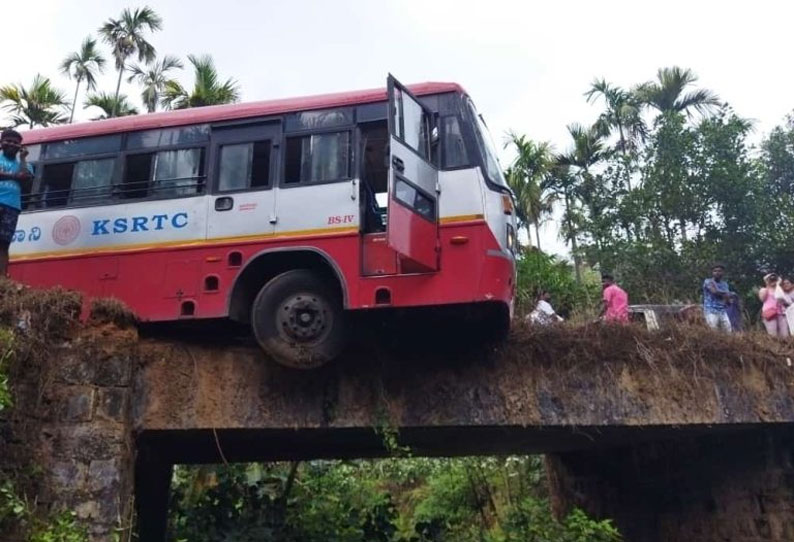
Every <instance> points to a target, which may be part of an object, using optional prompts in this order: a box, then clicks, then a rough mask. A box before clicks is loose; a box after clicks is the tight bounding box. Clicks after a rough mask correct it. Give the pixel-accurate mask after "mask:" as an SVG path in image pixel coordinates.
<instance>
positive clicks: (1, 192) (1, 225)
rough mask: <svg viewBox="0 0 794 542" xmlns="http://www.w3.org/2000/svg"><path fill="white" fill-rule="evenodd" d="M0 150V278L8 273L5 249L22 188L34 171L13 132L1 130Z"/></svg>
mask: <svg viewBox="0 0 794 542" xmlns="http://www.w3.org/2000/svg"><path fill="white" fill-rule="evenodd" d="M0 150H1V151H2V153H0V277H5V276H6V275H7V273H8V247H9V246H10V245H11V239H12V238H13V237H14V232H15V231H16V229H17V219H18V218H19V211H20V210H21V209H22V187H21V184H22V183H29V182H30V181H31V180H32V179H33V168H31V167H30V165H29V164H28V163H27V162H26V158H27V156H28V151H27V149H25V147H23V146H22V135H21V134H20V133H19V132H17V131H16V130H11V129H8V130H3V132H2V134H0ZM17 155H19V158H17Z"/></svg>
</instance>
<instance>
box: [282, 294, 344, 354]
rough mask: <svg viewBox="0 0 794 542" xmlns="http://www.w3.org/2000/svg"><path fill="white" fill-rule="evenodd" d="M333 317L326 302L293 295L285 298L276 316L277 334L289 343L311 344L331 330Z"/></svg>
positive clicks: (317, 298) (304, 295)
mask: <svg viewBox="0 0 794 542" xmlns="http://www.w3.org/2000/svg"><path fill="white" fill-rule="evenodd" d="M332 323H333V315H332V313H331V308H330V306H329V304H328V302H326V301H325V299H323V298H322V297H320V296H317V295H314V294H307V293H301V294H295V295H292V296H290V297H288V298H286V299H285V300H284V301H283V302H282V303H281V305H280V308H279V311H278V314H277V316H276V324H277V329H278V332H279V334H281V335H282V337H284V338H285V339H287V340H288V341H289V342H297V343H303V344H305V343H312V342H316V341H318V340H320V339H322V338H323V337H324V336H325V335H326V334H327V333H328V330H329V329H330V328H331V324H332Z"/></svg>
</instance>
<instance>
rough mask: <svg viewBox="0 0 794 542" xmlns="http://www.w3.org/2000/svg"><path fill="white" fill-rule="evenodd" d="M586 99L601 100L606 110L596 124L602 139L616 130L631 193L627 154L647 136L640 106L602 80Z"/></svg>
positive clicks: (626, 94)
mask: <svg viewBox="0 0 794 542" xmlns="http://www.w3.org/2000/svg"><path fill="white" fill-rule="evenodd" d="M585 96H586V97H587V102H588V103H593V102H595V101H596V100H597V99H598V98H599V97H600V98H602V99H603V100H604V103H605V105H606V110H605V111H604V112H603V113H601V115H600V116H599V118H598V120H597V121H596V127H597V129H598V131H599V132H601V134H602V135H603V136H604V137H607V136H609V135H610V134H611V133H612V132H613V130H615V129H617V131H618V137H619V139H618V145H617V148H618V150H619V151H620V153H621V155H622V156H623V162H624V170H625V176H626V187H627V188H628V189H629V190H631V173H630V172H629V161H630V157H629V151H636V150H637V148H638V147H639V143H640V142H642V141H645V138H646V137H647V135H648V129H647V127H646V126H645V121H643V119H642V103H640V101H639V100H638V98H637V97H636V96H635V95H634V94H633V93H631V92H627V91H626V90H623V89H622V88H620V87H618V86H615V85H612V84H611V83H608V82H607V81H606V79H603V78H602V79H596V80H595V81H593V83H592V84H591V85H590V89H589V90H588V91H587V92H585Z"/></svg>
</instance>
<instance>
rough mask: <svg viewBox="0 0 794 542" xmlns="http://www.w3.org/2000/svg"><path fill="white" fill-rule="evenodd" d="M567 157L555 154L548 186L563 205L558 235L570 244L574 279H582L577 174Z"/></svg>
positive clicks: (578, 280) (580, 220) (580, 218)
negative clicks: (574, 172)
mask: <svg viewBox="0 0 794 542" xmlns="http://www.w3.org/2000/svg"><path fill="white" fill-rule="evenodd" d="M568 163H569V158H568V157H565V156H564V155H557V156H555V158H554V163H553V165H552V167H551V168H550V170H549V187H550V188H551V189H552V190H554V192H555V194H557V195H558V196H559V197H560V199H561V200H562V202H563V205H565V210H564V212H563V215H562V224H561V227H560V237H561V238H563V239H564V240H565V241H567V242H568V243H569V244H570V245H571V255H572V256H573V267H574V271H575V274H576V281H577V282H581V281H582V265H581V257H580V254H579V244H578V241H577V239H578V236H579V231H580V226H581V222H582V217H581V213H580V212H579V208H578V203H577V189H578V180H577V176H576V175H574V174H573V173H572V171H571V167H570V166H569V165H568Z"/></svg>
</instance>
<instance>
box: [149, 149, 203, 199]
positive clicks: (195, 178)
mask: <svg viewBox="0 0 794 542" xmlns="http://www.w3.org/2000/svg"><path fill="white" fill-rule="evenodd" d="M203 191H204V149H203V148H195V149H178V150H173V151H160V152H158V153H157V154H156V155H155V157H154V178H153V180H152V195H154V196H158V197H179V196H195V195H198V194H201V193H202V192H203Z"/></svg>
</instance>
